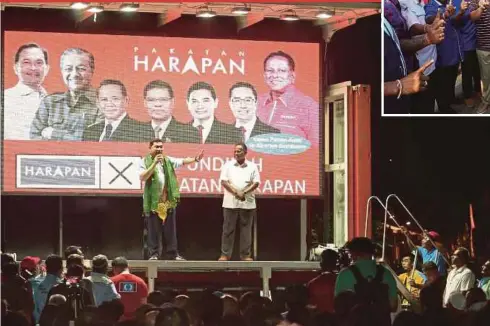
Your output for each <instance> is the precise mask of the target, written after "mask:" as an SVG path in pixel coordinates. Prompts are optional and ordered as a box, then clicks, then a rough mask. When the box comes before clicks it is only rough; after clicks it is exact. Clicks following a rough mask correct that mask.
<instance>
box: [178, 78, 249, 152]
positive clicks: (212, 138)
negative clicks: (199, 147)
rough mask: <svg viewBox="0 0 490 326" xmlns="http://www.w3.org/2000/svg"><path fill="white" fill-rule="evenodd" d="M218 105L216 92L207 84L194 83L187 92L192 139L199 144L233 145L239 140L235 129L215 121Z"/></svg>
mask: <svg viewBox="0 0 490 326" xmlns="http://www.w3.org/2000/svg"><path fill="white" fill-rule="evenodd" d="M218 103H219V101H218V98H217V97H216V91H215V89H214V87H213V86H211V85H210V84H208V83H205V82H197V83H194V84H193V85H192V86H191V87H190V88H189V90H188V91H187V108H188V109H189V112H190V113H191V115H192V118H193V121H192V122H191V126H192V128H193V130H194V132H193V134H194V135H193V138H196V139H197V140H198V142H199V143H200V144H234V143H235V142H237V141H239V140H240V138H241V136H240V134H239V132H238V130H237V129H236V128H235V127H233V126H231V125H229V124H227V123H224V122H221V121H219V120H218V119H216V117H215V115H214V113H215V110H216V109H217V108H218Z"/></svg>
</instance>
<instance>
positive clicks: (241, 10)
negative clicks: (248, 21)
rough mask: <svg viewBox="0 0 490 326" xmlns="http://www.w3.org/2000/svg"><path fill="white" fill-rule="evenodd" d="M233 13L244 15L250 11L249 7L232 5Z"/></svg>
mask: <svg viewBox="0 0 490 326" xmlns="http://www.w3.org/2000/svg"><path fill="white" fill-rule="evenodd" d="M231 12H232V13H233V14H234V15H239V16H244V15H247V14H248V13H249V12H250V8H249V7H245V6H243V7H234V8H233V10H232V11H231Z"/></svg>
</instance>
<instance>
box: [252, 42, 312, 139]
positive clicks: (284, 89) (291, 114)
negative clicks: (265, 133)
mask: <svg viewBox="0 0 490 326" xmlns="http://www.w3.org/2000/svg"><path fill="white" fill-rule="evenodd" d="M295 69H296V64H295V62H294V59H293V58H292V57H291V56H290V55H289V54H287V53H285V52H282V51H277V52H273V53H271V54H269V55H268V56H267V57H266V58H265V60H264V80H265V83H266V84H267V86H268V87H269V92H267V93H265V94H262V95H260V96H259V99H258V101H257V102H258V103H257V104H258V109H257V116H258V117H259V119H260V120H261V121H263V122H264V123H266V124H268V125H269V126H272V127H274V128H277V129H279V130H281V133H283V134H292V135H296V136H300V137H303V138H305V139H307V140H309V141H310V142H311V145H312V146H315V147H318V140H319V132H320V131H319V129H320V125H319V124H320V123H319V114H320V107H319V105H318V102H316V101H315V100H314V99H313V98H311V97H309V96H307V95H305V94H304V93H302V92H301V91H300V90H299V89H298V88H296V85H295V81H296V71H295ZM307 73H308V72H305V74H307Z"/></svg>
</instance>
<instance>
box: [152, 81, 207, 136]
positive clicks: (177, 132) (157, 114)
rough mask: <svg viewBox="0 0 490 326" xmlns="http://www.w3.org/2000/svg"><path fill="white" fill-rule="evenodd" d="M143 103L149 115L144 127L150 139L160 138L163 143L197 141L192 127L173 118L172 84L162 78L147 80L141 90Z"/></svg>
mask: <svg viewBox="0 0 490 326" xmlns="http://www.w3.org/2000/svg"><path fill="white" fill-rule="evenodd" d="M143 97H144V105H145V107H146V109H147V110H148V114H149V115H150V117H151V122H150V123H148V124H146V125H145V129H146V130H148V132H149V133H150V135H151V139H153V138H156V139H161V140H163V141H164V142H165V143H198V142H199V138H198V135H197V133H196V132H195V130H194V128H192V126H191V125H189V124H187V123H181V122H179V121H177V120H175V117H174V116H173V112H174V108H175V97H174V91H173V89H172V86H170V84H169V83H167V82H165V81H163V80H154V81H151V82H149V83H148V84H147V85H146V86H145V89H144V91H143Z"/></svg>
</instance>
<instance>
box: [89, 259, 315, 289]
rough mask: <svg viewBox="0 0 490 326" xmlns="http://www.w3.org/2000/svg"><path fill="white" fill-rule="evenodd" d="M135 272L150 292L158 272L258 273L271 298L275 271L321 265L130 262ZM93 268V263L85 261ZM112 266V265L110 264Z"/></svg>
mask: <svg viewBox="0 0 490 326" xmlns="http://www.w3.org/2000/svg"><path fill="white" fill-rule="evenodd" d="M128 263H129V268H130V269H131V270H133V271H144V272H145V273H146V276H147V278H148V290H149V291H150V292H151V291H153V290H154V289H155V279H156V278H157V277H158V271H169V272H214V271H258V272H260V277H261V278H262V291H263V294H264V295H265V296H268V297H270V287H269V281H270V279H271V277H272V272H274V271H317V270H319V269H320V263H319V262H314V261H213V260H209V261H206V260H185V261H177V260H128ZM85 266H87V267H91V266H92V261H91V260H85ZM109 266H110V263H109Z"/></svg>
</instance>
